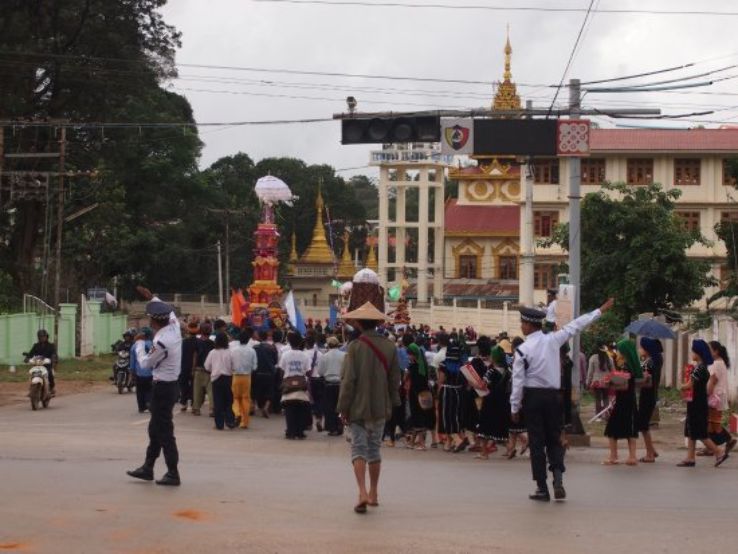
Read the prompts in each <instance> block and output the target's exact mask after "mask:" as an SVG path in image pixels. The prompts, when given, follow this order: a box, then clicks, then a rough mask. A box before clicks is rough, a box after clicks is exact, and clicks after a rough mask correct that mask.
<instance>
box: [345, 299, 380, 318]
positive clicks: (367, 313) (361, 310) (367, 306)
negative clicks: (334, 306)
mask: <svg viewBox="0 0 738 554" xmlns="http://www.w3.org/2000/svg"><path fill="white" fill-rule="evenodd" d="M342 317H343V319H371V320H375V321H384V320H386V319H387V316H386V315H385V314H383V313H382V312H380V311H379V310H378V309H377V308H376V307H375V306H374V304H372V303H371V302H365V303H364V304H362V305H361V306H359V307H358V308H356V309H355V310H353V311H351V312H346V313H345V314H343V316H342Z"/></svg>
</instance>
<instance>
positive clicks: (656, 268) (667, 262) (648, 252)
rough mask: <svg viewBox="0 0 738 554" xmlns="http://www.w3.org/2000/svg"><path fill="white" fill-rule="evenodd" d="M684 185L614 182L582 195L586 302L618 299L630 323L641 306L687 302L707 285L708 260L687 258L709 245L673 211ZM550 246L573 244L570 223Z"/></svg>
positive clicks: (657, 308) (619, 309)
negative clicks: (693, 250) (675, 187)
mask: <svg viewBox="0 0 738 554" xmlns="http://www.w3.org/2000/svg"><path fill="white" fill-rule="evenodd" d="M680 194H681V191H679V190H669V191H664V190H662V188H661V186H660V185H657V184H653V185H648V186H628V185H625V184H607V185H604V186H603V187H602V190H601V191H600V192H597V193H593V194H588V195H587V196H585V198H584V200H583V201H582V212H581V224H582V226H581V236H582V256H581V266H582V286H581V298H582V306H583V307H584V308H585V309H586V308H592V307H596V306H597V305H599V303H600V302H601V301H602V299H603V298H607V297H609V296H614V297H615V298H616V305H615V306H616V307H615V313H616V314H617V316H618V319H619V320H620V322H621V323H623V324H624V323H627V322H628V321H630V320H631V319H632V317H633V316H634V315H636V314H638V313H642V312H653V313H658V312H659V311H660V310H663V309H675V308H682V307H684V306H688V305H689V304H691V303H692V302H694V301H696V300H698V299H700V298H701V297H702V296H703V294H704V289H705V287H707V286H711V285H712V284H714V280H713V279H712V278H711V277H710V276H709V275H708V272H709V269H710V266H709V263H708V262H705V261H701V260H696V259H694V258H690V257H688V256H687V252H686V251H687V249H689V247H691V246H692V245H694V244H707V241H706V239H705V238H704V237H703V236H702V235H701V234H700V233H699V232H698V231H689V230H687V229H686V228H685V226H684V224H683V222H682V220H681V219H680V218H679V216H678V215H676V214H675V213H674V202H675V201H676V200H677V199H678V198H679V196H680ZM541 244H542V245H543V246H550V245H552V244H558V245H559V246H561V247H562V248H564V249H567V248H568V244H569V228H568V224H564V225H561V226H559V227H558V228H557V229H556V232H555V234H554V236H553V237H552V238H551V239H547V240H546V241H542V243H541Z"/></svg>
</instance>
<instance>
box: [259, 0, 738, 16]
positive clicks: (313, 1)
mask: <svg viewBox="0 0 738 554" xmlns="http://www.w3.org/2000/svg"><path fill="white" fill-rule="evenodd" d="M253 1H254V2H261V3H274V4H304V5H323V6H363V7H371V8H414V9H443V10H484V11H496V12H502V11H506V12H548V13H584V12H587V13H589V11H590V10H589V9H586V10H585V8H564V7H553V6H552V7H546V6H486V5H481V4H466V5H463V4H441V3H434V4H409V3H405V2H366V1H364V0H253ZM595 13H602V14H640V15H694V16H696V15H706V16H738V12H721V11H717V10H653V9H651V10H646V9H626V8H604V9H598V10H596V12H595Z"/></svg>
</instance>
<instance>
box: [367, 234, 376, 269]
mask: <svg viewBox="0 0 738 554" xmlns="http://www.w3.org/2000/svg"><path fill="white" fill-rule="evenodd" d="M365 267H368V268H369V269H371V270H372V271H377V269H379V264H378V263H377V251H376V250H375V249H374V242H373V241H372V242H371V243H370V244H369V253H368V254H367V255H366V264H365Z"/></svg>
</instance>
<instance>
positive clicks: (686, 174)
mask: <svg viewBox="0 0 738 554" xmlns="http://www.w3.org/2000/svg"><path fill="white" fill-rule="evenodd" d="M700 165H701V160H700V159H699V158H677V159H676V160H674V184H675V185H676V186H678V187H681V186H688V185H697V186H699V184H700Z"/></svg>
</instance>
